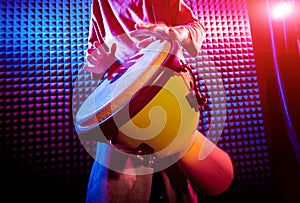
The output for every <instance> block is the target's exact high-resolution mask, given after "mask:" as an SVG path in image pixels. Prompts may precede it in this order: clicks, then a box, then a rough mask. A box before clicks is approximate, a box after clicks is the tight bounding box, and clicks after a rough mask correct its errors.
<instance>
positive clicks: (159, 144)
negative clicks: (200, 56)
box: [75, 41, 199, 157]
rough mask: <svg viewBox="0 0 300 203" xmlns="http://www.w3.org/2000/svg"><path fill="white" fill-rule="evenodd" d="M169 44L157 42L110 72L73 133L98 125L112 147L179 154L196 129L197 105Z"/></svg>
mask: <svg viewBox="0 0 300 203" xmlns="http://www.w3.org/2000/svg"><path fill="white" fill-rule="evenodd" d="M175 47H176V46H175V45H174V44H172V43H171V42H169V41H155V42H153V43H151V44H150V45H149V46H148V47H147V48H145V49H142V50H140V51H139V52H138V53H135V54H134V55H133V56H132V57H131V58H130V59H129V60H128V61H126V62H125V63H124V64H122V65H121V66H120V67H118V68H117V69H115V70H114V71H113V72H111V73H109V75H110V77H108V76H107V75H106V78H105V79H104V80H103V82H101V83H100V85H99V86H98V87H97V88H96V89H95V90H94V91H93V92H92V93H91V94H90V96H89V97H88V98H87V99H86V100H85V101H84V103H83V104H82V106H81V107H80V108H79V110H78V112H77V114H76V121H75V127H76V130H77V132H79V133H80V132H86V131H89V130H91V129H93V128H96V127H100V129H101V132H102V133H103V136H104V137H105V138H106V139H107V140H108V141H110V142H109V143H111V144H112V146H115V147H116V148H117V149H120V150H122V151H124V152H129V153H133V154H150V153H155V154H157V155H159V156H160V157H166V156H170V155H172V154H174V153H183V152H184V151H186V150H187V149H188V148H189V147H190V146H191V144H192V143H193V140H194V134H195V131H196V130H197V126H198V119H199V111H198V103H197V100H196V98H195V96H194V95H193V92H192V91H191V86H190V78H189V75H188V73H185V72H176V71H174V69H173V67H175V66H179V65H180V64H179V63H178V60H176V56H175V55H174V54H172V53H175V52H174V49H176V48H175ZM95 136H99V135H95Z"/></svg>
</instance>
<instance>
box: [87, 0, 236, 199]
mask: <svg viewBox="0 0 300 203" xmlns="http://www.w3.org/2000/svg"><path fill="white" fill-rule="evenodd" d="M91 12H92V13H91V21H90V32H89V38H88V42H89V48H88V50H87V55H86V61H87V63H86V65H85V66H84V70H85V71H87V72H90V73H92V75H93V76H94V77H95V78H101V77H102V75H103V74H104V73H105V71H106V70H107V69H108V66H109V64H112V62H113V61H115V60H116V52H117V49H118V46H117V45H116V44H112V45H111V47H107V46H106V45H105V42H106V39H109V38H112V37H115V36H118V35H122V34H124V33H129V32H131V31H135V30H137V31H142V33H143V35H144V37H143V40H141V41H139V42H138V44H137V45H136V44H134V46H136V47H140V48H141V47H142V48H143V47H146V46H147V45H148V44H149V43H151V42H153V41H154V40H156V39H163V40H169V41H176V42H178V43H179V44H180V45H181V47H182V48H183V49H185V50H186V51H187V52H188V53H189V54H190V55H191V56H192V57H195V56H197V54H198V53H199V51H200V49H201V43H202V41H203V39H204V36H205V31H204V27H203V25H202V24H201V23H200V22H199V20H198V19H197V18H196V17H195V16H194V14H193V13H192V11H191V10H190V8H189V7H188V6H187V5H186V4H185V3H184V1H183V0H159V1H158V0H156V1H154V0H93V2H92V7H91ZM129 46H132V45H129ZM182 51H183V50H181V49H179V52H182ZM179 55H180V54H179ZM205 141H207V138H206V137H205V136H204V135H203V134H201V133H200V132H199V131H197V133H196V137H195V140H194V142H193V144H192V145H191V147H190V149H189V150H188V151H187V152H186V153H185V154H184V155H183V156H182V157H181V158H180V159H179V160H178V161H177V162H176V163H175V164H173V165H172V166H170V167H168V168H166V169H165V170H163V171H159V172H155V173H154V174H148V175H129V174H123V173H119V172H116V171H112V170H110V169H107V168H106V167H104V166H102V165H101V164H99V163H98V162H97V161H95V162H94V165H93V167H92V171H91V174H90V180H89V184H88V190H87V197H86V201H87V202H119V203H121V202H198V200H197V194H198V193H201V194H205V195H213V196H214V195H219V194H221V193H223V192H224V191H226V190H227V189H228V188H229V186H230V185H231V184H232V182H233V179H234V175H235V174H234V167H233V162H232V160H231V158H230V157H229V155H228V154H227V153H226V152H225V151H223V150H221V149H220V148H219V147H217V146H215V147H214V148H213V150H212V151H211V153H209V155H208V156H206V157H205V159H203V160H199V156H198V155H199V152H200V151H201V148H202V146H203V143H204V142H205ZM98 148H99V149H97V153H98V154H97V156H102V157H105V156H107V157H109V156H108V155H107V154H109V152H107V148H106V145H105V144H99V145H98ZM109 161H110V160H109V159H107V162H109Z"/></svg>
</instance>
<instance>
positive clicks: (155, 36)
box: [130, 23, 189, 48]
mask: <svg viewBox="0 0 300 203" xmlns="http://www.w3.org/2000/svg"><path fill="white" fill-rule="evenodd" d="M135 28H136V30H137V32H132V33H131V34H130V36H131V37H135V38H142V40H141V41H140V42H139V43H138V44H137V47H138V48H145V47H146V46H148V45H149V44H150V43H151V42H153V41H155V40H159V39H161V40H169V41H173V40H175V41H178V42H179V43H183V42H184V41H186V40H188V39H189V33H188V30H187V29H186V28H185V27H184V26H175V27H169V26H167V25H165V24H150V23H149V24H143V23H137V24H136V25H135Z"/></svg>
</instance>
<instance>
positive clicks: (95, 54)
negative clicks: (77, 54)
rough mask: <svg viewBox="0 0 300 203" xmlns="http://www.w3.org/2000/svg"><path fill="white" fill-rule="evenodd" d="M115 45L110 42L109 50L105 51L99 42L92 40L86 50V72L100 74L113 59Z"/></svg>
mask: <svg viewBox="0 0 300 203" xmlns="http://www.w3.org/2000/svg"><path fill="white" fill-rule="evenodd" d="M116 49H117V45H116V44H112V46H111V48H110V51H109V52H108V51H106V50H105V48H104V46H103V45H101V44H100V43H99V42H94V44H93V46H92V47H91V48H89V49H88V50H87V53H86V61H87V64H86V65H85V66H84V70H85V71H87V72H91V73H95V74H102V73H104V72H105V71H106V70H107V69H108V68H109V67H110V66H111V65H112V64H113V63H114V61H115V54H116Z"/></svg>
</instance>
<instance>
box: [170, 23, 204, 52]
mask: <svg viewBox="0 0 300 203" xmlns="http://www.w3.org/2000/svg"><path fill="white" fill-rule="evenodd" d="M174 28H175V29H177V30H178V31H179V33H182V34H181V35H185V36H183V37H182V40H181V41H180V43H181V45H182V46H183V48H184V49H185V50H186V51H187V52H188V53H189V54H190V55H191V56H192V57H195V56H197V55H198V53H199V52H200V49H201V46H202V42H203V40H204V38H205V30H204V27H203V26H202V24H201V23H200V22H199V21H193V22H191V23H188V24H186V25H179V26H175V27H174ZM185 32H186V33H187V34H184V33H185Z"/></svg>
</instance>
